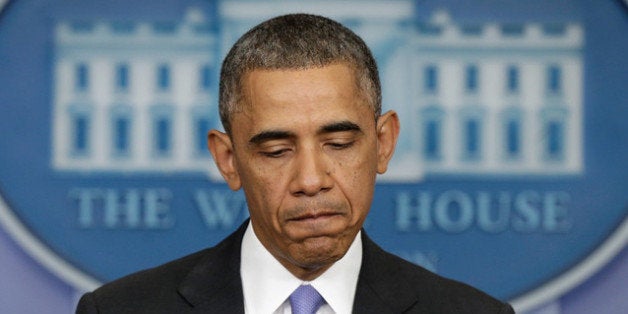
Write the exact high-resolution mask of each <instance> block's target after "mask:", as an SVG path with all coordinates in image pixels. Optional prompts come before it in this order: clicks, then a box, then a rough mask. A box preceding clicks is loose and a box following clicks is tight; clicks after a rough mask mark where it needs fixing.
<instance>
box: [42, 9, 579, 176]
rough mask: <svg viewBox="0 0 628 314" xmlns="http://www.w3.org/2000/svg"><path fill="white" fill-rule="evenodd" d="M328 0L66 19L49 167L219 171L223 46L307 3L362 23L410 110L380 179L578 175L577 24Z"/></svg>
mask: <svg viewBox="0 0 628 314" xmlns="http://www.w3.org/2000/svg"><path fill="white" fill-rule="evenodd" d="M327 4H328V5H326V6H324V7H321V6H320V5H319V4H310V3H307V2H288V3H283V4H282V7H281V8H279V9H278V8H276V7H274V6H273V3H272V2H270V1H261V2H249V1H229V2H227V1H225V2H221V3H220V5H219V6H218V14H217V16H218V17H219V18H218V19H219V21H215V20H214V21H212V20H209V19H208V18H207V16H209V15H208V14H206V12H203V11H202V10H199V9H195V8H190V9H189V10H188V11H187V13H186V14H185V15H184V16H183V17H182V19H181V20H177V21H91V22H90V21H88V22H78V21H71V20H61V21H58V22H57V23H56V28H55V37H54V55H55V59H54V65H53V84H54V86H53V121H52V122H53V123H52V126H53V132H52V140H53V154H52V166H53V167H54V169H56V170H58V171H78V172H96V173H116V172H146V173H152V172H155V173H157V172H159V173H163V172H173V173H174V172H176V173H179V172H200V173H206V172H207V171H210V175H211V176H212V177H215V178H218V177H219V174H218V173H217V172H216V171H215V169H213V168H210V166H211V164H212V162H211V160H210V159H211V157H210V156H209V154H208V152H207V149H206V144H205V139H206V132H207V130H209V129H210V128H214V127H219V124H220V123H219V119H218V117H217V109H216V106H217V95H216V91H217V85H218V82H217V78H218V71H219V65H220V61H221V60H222V57H223V56H224V54H225V53H226V50H227V49H229V47H230V46H231V44H232V43H233V42H234V41H235V40H236V39H237V37H238V36H239V35H240V34H242V33H243V32H244V31H246V30H247V29H248V28H249V27H251V26H253V25H255V24H256V23H258V22H260V21H262V20H264V19H265V18H268V17H270V16H272V15H277V14H281V13H287V12H313V13H319V14H323V15H326V16H330V17H331V18H334V19H336V20H339V21H340V22H342V23H343V24H345V25H347V26H349V27H351V28H352V29H354V30H355V31H356V32H357V33H358V34H359V35H360V36H362V37H363V38H364V39H365V40H366V41H367V43H368V44H369V46H370V47H371V48H372V49H373V53H374V54H375V56H376V58H377V59H378V63H379V65H380V69H381V77H382V83H383V89H384V102H385V106H386V105H390V106H391V107H394V109H395V110H397V111H398V112H399V114H400V117H401V119H402V136H401V138H400V140H399V146H398V149H397V152H396V157H395V159H394V160H393V162H392V165H391V167H390V169H389V173H387V174H386V175H385V176H384V177H383V179H384V180H389V181H417V180H420V179H421V178H422V177H423V176H426V175H427V176H429V175H458V174H465V175H482V176H485V175H490V176H513V175H515V176H521V175H536V176H555V175H578V174H580V173H581V172H582V170H583V165H582V162H583V161H582V154H583V153H582V152H583V147H582V146H583V144H582V143H583V137H582V121H583V118H584V117H583V105H582V90H583V86H582V81H583V80H582V77H583V73H582V67H583V65H582V56H581V50H582V48H583V30H582V27H581V26H580V24H574V23H571V24H565V23H554V24H536V23H525V24H496V23H484V24H457V23H456V22H455V21H452V19H451V18H450V17H449V15H448V14H447V12H445V11H439V12H435V13H434V14H433V15H432V18H431V20H429V21H423V22H420V21H419V22H417V20H416V18H415V16H414V13H413V12H415V11H414V4H413V3H412V2H409V1H407V2H406V1H396V2H388V1H381V2H367V3H362V2H358V1H342V2H329V3H327ZM356 5H359V6H360V10H355V7H356Z"/></svg>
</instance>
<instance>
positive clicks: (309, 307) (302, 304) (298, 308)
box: [290, 285, 325, 314]
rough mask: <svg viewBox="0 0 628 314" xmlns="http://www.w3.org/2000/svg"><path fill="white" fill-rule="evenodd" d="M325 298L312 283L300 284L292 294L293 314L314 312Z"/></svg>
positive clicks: (310, 313)
mask: <svg viewBox="0 0 628 314" xmlns="http://www.w3.org/2000/svg"><path fill="white" fill-rule="evenodd" d="M323 303H325V299H323V297H322V296H321V295H320V294H319V293H318V291H316V289H314V287H312V286H310V285H301V286H299V287H298V288H297V289H296V290H294V292H292V294H291V295H290V306H291V307H292V314H314V313H316V311H317V310H318V308H319V307H321V305H323Z"/></svg>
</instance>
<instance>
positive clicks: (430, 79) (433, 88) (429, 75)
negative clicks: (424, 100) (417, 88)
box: [423, 65, 438, 94]
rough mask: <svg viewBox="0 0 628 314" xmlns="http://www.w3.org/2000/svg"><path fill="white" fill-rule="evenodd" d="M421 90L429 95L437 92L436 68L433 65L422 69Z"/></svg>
mask: <svg viewBox="0 0 628 314" xmlns="http://www.w3.org/2000/svg"><path fill="white" fill-rule="evenodd" d="M423 90H424V91H425V92H426V93H430V94H434V93H437V92H438V68H437V67H436V66H435V65H428V66H426V67H425V68H424V69H423Z"/></svg>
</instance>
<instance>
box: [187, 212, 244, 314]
mask: <svg viewBox="0 0 628 314" xmlns="http://www.w3.org/2000/svg"><path fill="white" fill-rule="evenodd" d="M247 224H248V220H247V221H246V222H244V223H243V224H242V226H240V228H238V230H237V231H236V232H234V233H233V234H231V235H230V236H229V237H227V238H226V239H225V240H223V241H222V242H221V243H219V244H218V245H217V246H216V247H214V248H213V249H212V250H210V251H209V252H208V254H207V255H206V256H205V257H204V258H203V259H202V260H201V262H199V263H198V264H197V265H196V266H195V267H194V268H193V269H192V270H191V271H190V272H189V273H188V275H187V277H186V278H185V279H184V280H183V282H182V283H181V285H179V289H178V291H179V294H180V295H181V296H182V297H183V298H184V299H185V300H186V301H187V302H188V303H189V304H190V305H191V306H192V307H193V309H192V311H191V312H192V313H209V312H211V313H244V297H243V295H242V280H241V278H240V247H241V243H242V237H243V235H244V231H245V230H246V226H247Z"/></svg>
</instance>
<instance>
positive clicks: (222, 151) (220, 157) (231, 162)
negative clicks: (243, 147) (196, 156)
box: [207, 130, 242, 191]
mask: <svg viewBox="0 0 628 314" xmlns="http://www.w3.org/2000/svg"><path fill="white" fill-rule="evenodd" d="M207 146H208V147H209V151H210V152H211V153H212V156H213V157H214V162H215V163H216V166H218V170H220V174H222V177H223V178H225V181H227V184H228V185H229V188H231V189H232V190H234V191H237V190H239V189H240V188H241V187H242V183H241V181H240V174H239V173H238V168H237V166H236V162H235V155H234V151H233V144H232V142H231V138H230V137H229V135H227V134H225V133H222V132H220V131H217V130H211V131H209V133H208V134H207Z"/></svg>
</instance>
